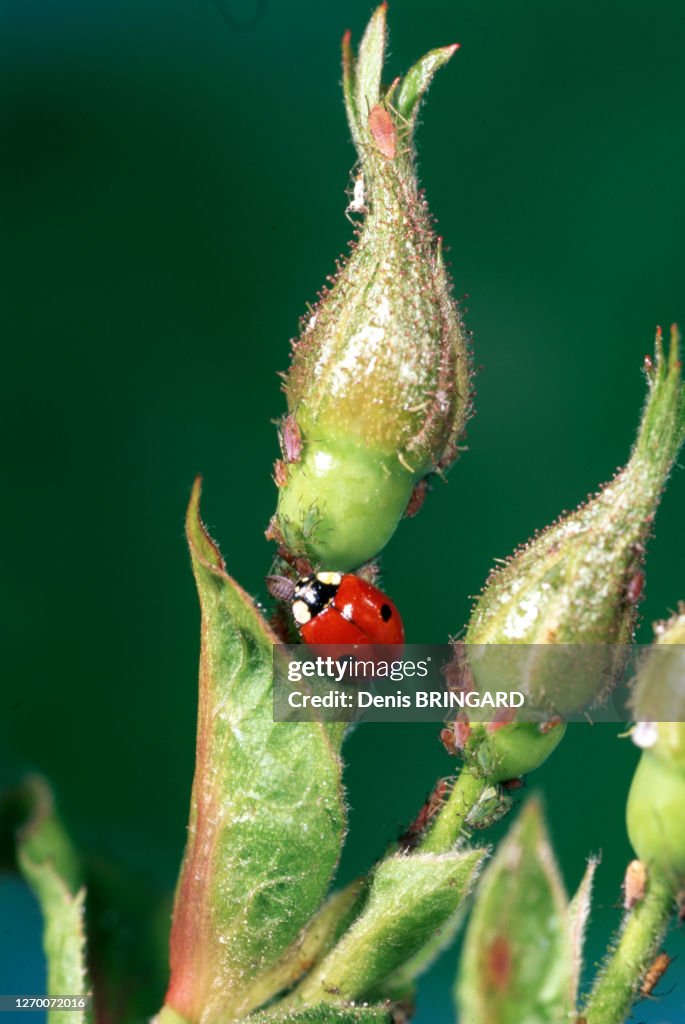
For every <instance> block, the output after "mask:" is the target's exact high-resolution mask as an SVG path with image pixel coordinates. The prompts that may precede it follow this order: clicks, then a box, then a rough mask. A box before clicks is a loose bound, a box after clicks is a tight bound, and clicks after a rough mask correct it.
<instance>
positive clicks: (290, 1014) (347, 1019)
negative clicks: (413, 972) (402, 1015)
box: [245, 1003, 392, 1024]
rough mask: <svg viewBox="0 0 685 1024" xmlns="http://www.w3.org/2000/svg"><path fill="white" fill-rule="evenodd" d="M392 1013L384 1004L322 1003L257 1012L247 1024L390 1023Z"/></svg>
mask: <svg viewBox="0 0 685 1024" xmlns="http://www.w3.org/2000/svg"><path fill="white" fill-rule="evenodd" d="M391 1020H392V1015H391V1013H390V1010H389V1009H387V1008H386V1007H384V1006H332V1005H331V1004H330V1003H321V1004H320V1005H319V1006H307V1007H304V1008H303V1009H300V1010H288V1009H285V1008H283V1009H280V1008H279V1007H278V1005H276V1006H275V1007H274V1009H273V1010H266V1011H265V1012H264V1013H256V1014H253V1016H251V1017H248V1018H247V1019H246V1021H245V1024H390V1022H391Z"/></svg>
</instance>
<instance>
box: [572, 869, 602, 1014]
mask: <svg viewBox="0 0 685 1024" xmlns="http://www.w3.org/2000/svg"><path fill="white" fill-rule="evenodd" d="M598 864H599V857H590V859H589V860H588V862H587V867H586V868H585V874H584V875H583V878H582V880H581V883H580V885H579V886H578V888H577V890H576V894H575V896H574V897H573V899H572V900H571V903H570V905H569V908H568V909H569V925H570V928H571V949H572V952H573V974H572V993H573V1000H574V1002H575V1003H577V1002H578V990H579V986H580V977H581V974H582V971H583V947H584V945H585V932H586V931H587V924H588V921H589V919H590V909H591V905H592V883H593V881H594V878H595V871H596V870H597V865H598Z"/></svg>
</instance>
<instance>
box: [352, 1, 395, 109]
mask: <svg viewBox="0 0 685 1024" xmlns="http://www.w3.org/2000/svg"><path fill="white" fill-rule="evenodd" d="M387 11H388V6H387V4H385V3H382V4H381V5H380V7H377V8H376V10H375V11H374V13H373V15H372V17H371V20H370V21H369V24H368V25H367V27H366V31H365V32H364V35H363V37H362V41H361V43H360V44H359V55H358V57H357V65H356V69H355V79H356V82H355V85H356V110H357V115H358V117H360V118H362V119H363V120H364V121H365V120H366V118H367V116H368V114H369V111H370V110H371V108H372V107H374V106H375V105H376V104H377V103H380V100H381V75H382V72H383V61H384V59H385V41H386V35H387V28H386V14H387Z"/></svg>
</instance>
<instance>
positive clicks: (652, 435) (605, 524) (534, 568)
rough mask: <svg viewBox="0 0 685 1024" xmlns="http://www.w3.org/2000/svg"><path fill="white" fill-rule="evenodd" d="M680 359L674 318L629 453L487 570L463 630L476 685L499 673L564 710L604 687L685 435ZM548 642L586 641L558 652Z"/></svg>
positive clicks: (617, 659) (632, 614)
mask: <svg viewBox="0 0 685 1024" xmlns="http://www.w3.org/2000/svg"><path fill="white" fill-rule="evenodd" d="M679 359H680V357H679V336H678V333H677V331H676V329H675V328H673V331H672V338H671V348H670V353H669V356H668V357H666V356H665V354H664V351H663V346H662V341H661V333H660V332H658V334H657V340H656V358H655V360H654V361H652V360H651V359H648V360H647V361H646V375H647V382H648V388H649V391H648V397H647V402H646V404H645V407H644V410H643V413H642V420H641V423H640V428H639V431H638V436H637V440H636V443H635V446H634V448H633V451H632V454H631V457H630V460H629V462H628V464H627V465H626V466H625V468H624V469H623V470H621V471H620V472H619V473H618V474H617V475H616V476H615V478H614V479H613V480H612V481H611V483H610V484H608V485H607V486H606V487H604V488H603V489H602V490H601V491H600V492H599V493H598V494H597V495H596V496H595V497H593V498H592V499H591V500H589V501H588V502H587V503H586V504H584V505H581V506H580V508H578V509H577V510H576V511H575V512H574V513H572V514H571V515H568V516H565V517H564V518H562V519H560V520H558V522H557V523H555V524H554V525H552V526H550V527H548V528H547V529H546V530H544V531H543V532H542V533H540V534H539V535H538V536H537V537H536V538H534V539H533V540H532V541H531V542H530V543H529V544H528V545H527V546H525V547H523V548H522V549H521V550H520V551H518V552H517V553H515V554H514V555H513V557H512V558H511V559H510V560H509V561H508V562H507V563H506V564H505V565H504V566H502V567H501V568H498V569H496V570H494V571H493V573H492V574H491V576H490V578H489V580H488V582H487V584H486V586H485V588H484V590H483V593H482V595H481V597H480V598H479V600H478V602H477V603H476V606H475V608H474V610H473V614H472V616H471V621H470V623H469V626H468V630H467V633H466V637H465V641H466V645H467V648H468V649H469V651H470V665H471V669H472V671H473V673H474V676H475V678H476V681H477V683H478V685H479V687H481V688H483V687H485V688H487V687H488V686H492V684H493V682H497V677H499V681H500V682H501V683H504V684H505V685H511V686H512V687H517V688H518V689H522V690H524V691H525V692H526V693H527V697H528V703H529V705H530V704H533V705H534V706H539V707H543V708H544V707H550V706H551V707H552V708H554V710H555V711H556V712H558V713H560V714H565V713H568V712H570V711H573V710H576V709H578V708H581V707H584V706H585V705H586V704H588V703H592V702H593V700H596V699H598V698H600V697H601V692H600V691H601V688H602V687H604V688H606V686H608V685H610V684H611V682H612V679H613V678H614V676H615V673H616V671H617V669H618V667H619V665H621V664H622V657H621V655H622V651H621V648H620V647H617V646H615V645H621V644H625V643H627V642H629V641H630V639H631V637H632V634H633V629H634V625H635V620H636V610H637V603H638V601H639V598H640V594H641V591H642V585H643V581H644V576H643V573H642V564H643V558H644V550H645V543H646V541H647V538H648V535H649V532H650V530H651V526H652V522H653V518H654V513H655V511H656V508H657V505H658V503H659V498H660V496H661V492H662V490H663V487H664V484H665V481H666V479H667V477H668V474H669V472H670V470H671V467H672V465H673V461H674V459H675V457H676V454H677V452H678V449H679V448H680V445H681V443H682V441H683V437H684V436H685V389H684V387H683V384H682V380H681V373H680V370H681V367H680V361H679ZM549 644H554V645H577V644H583V645H585V647H584V648H582V649H578V648H572V647H570V646H569V647H563V648H559V647H557V649H556V650H555V651H553V652H552V651H550V650H549V647H548V646H545V645H549ZM480 645H482V646H480ZM489 645H493V646H489ZM494 645H506V646H505V647H499V648H497V647H495V646H494ZM594 645H603V646H601V647H599V646H594Z"/></svg>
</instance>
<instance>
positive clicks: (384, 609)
mask: <svg viewBox="0 0 685 1024" xmlns="http://www.w3.org/2000/svg"><path fill="white" fill-rule="evenodd" d="M381 618H382V619H383V622H390V619H391V618H392V608H391V607H390V605H389V604H382V605H381Z"/></svg>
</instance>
